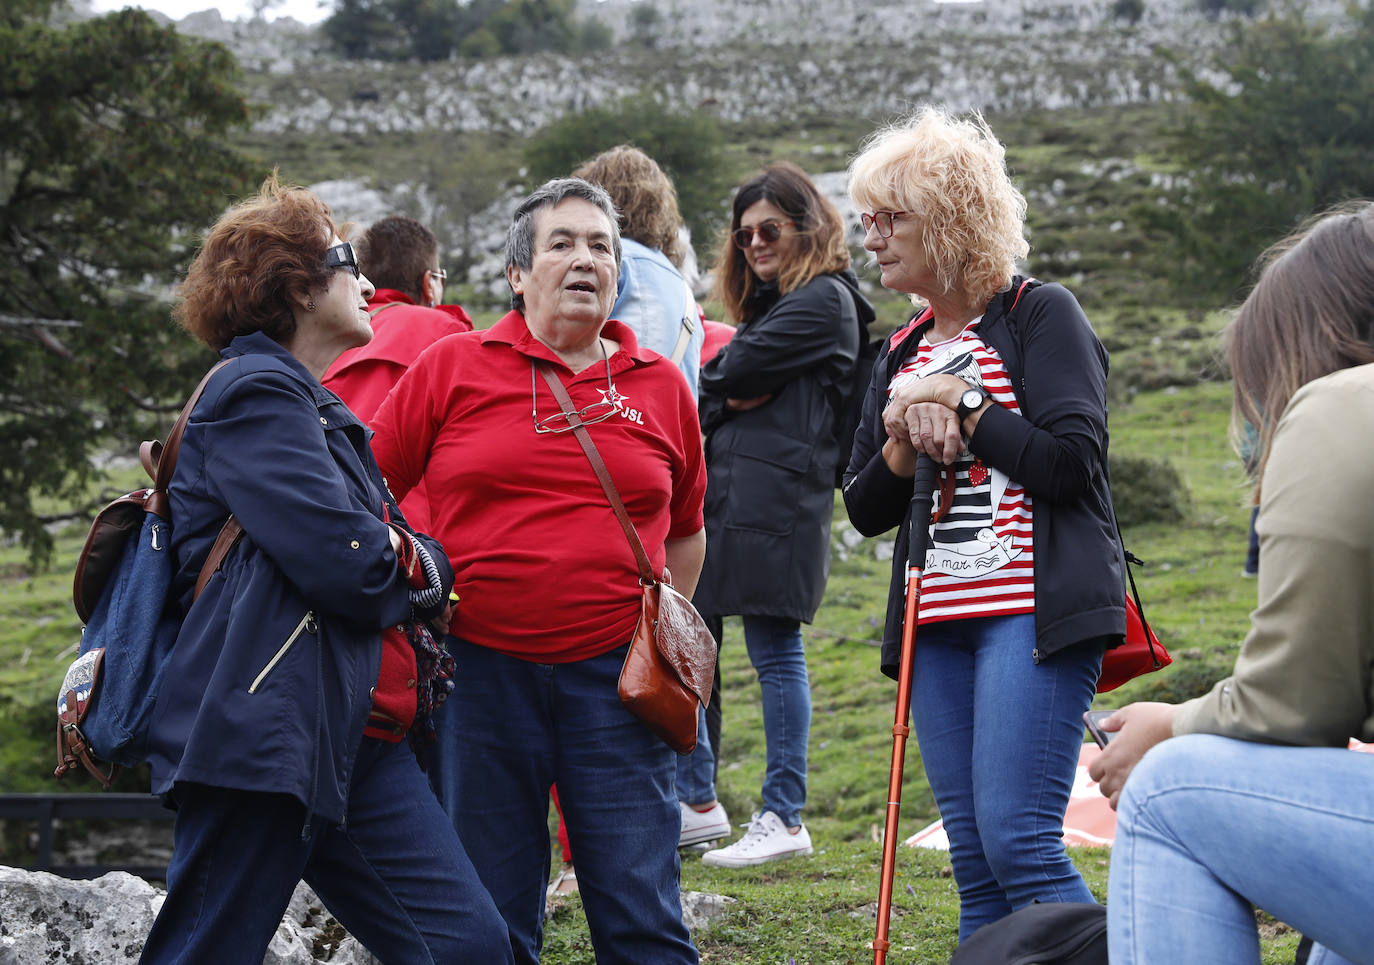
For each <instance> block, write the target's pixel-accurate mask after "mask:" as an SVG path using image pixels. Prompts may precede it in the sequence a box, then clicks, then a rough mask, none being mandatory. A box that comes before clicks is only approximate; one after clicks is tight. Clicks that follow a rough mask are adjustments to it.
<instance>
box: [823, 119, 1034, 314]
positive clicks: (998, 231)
mask: <svg viewBox="0 0 1374 965" xmlns="http://www.w3.org/2000/svg"><path fill="white" fill-rule="evenodd" d="M1006 156H1007V155H1006V150H1005V148H1003V146H1002V144H1001V143H1000V142H999V141H998V140H997V138H996V137H995V136H994V135H993V133H992V129H991V128H989V127H988V125H987V122H986V121H985V120H983V117H982V115H981V114H979V113H977V112H974V113H973V114H971V115H969V116H968V117H967V118H958V117H955V116H953V115H952V114H950V113H948V112H946V111H944V110H942V109H940V108H937V107H923V108H921V109H920V110H918V111H917V112H916V113H915V114H912V115H910V116H909V117H906V118H903V119H902V120H899V121H895V122H893V123H891V124H888V125H887V126H885V127H882V128H880V129H879V130H877V131H875V132H874V133H873V134H872V135H870V136H869V137H868V139H867V140H866V141H865V142H864V145H863V149H862V151H861V152H860V153H859V154H858V156H857V157H855V158H854V160H853V161H852V162H851V163H850V165H849V196H850V198H851V199H852V200H853V201H854V204H855V206H856V207H857V208H858V209H859V210H860V211H875V210H880V209H884V208H886V209H890V210H895V211H906V212H910V213H911V216H912V217H915V218H917V219H919V221H920V225H921V244H922V246H923V247H924V249H925V253H926V257H927V258H928V259H929V260H930V263H931V266H932V267H933V268H934V270H935V276H936V278H937V280H938V281H939V283H940V284H941V285H942V286H943V288H944V290H945V292H950V293H953V292H958V293H963V294H965V295H968V296H969V297H970V298H971V299H974V300H979V301H986V300H987V299H990V298H992V296H993V295H995V294H996V293H997V292H999V291H1005V290H1006V289H1007V287H1008V286H1009V285H1010V284H1011V277H1012V275H1014V274H1015V273H1016V262H1017V261H1018V260H1019V259H1021V258H1024V257H1025V256H1026V254H1027V253H1028V252H1029V251H1030V245H1028V244H1027V243H1026V239H1025V235H1024V230H1025V221H1026V199H1025V197H1023V196H1022V194H1021V192H1020V191H1018V190H1017V189H1016V186H1015V185H1014V184H1012V182H1011V177H1010V176H1009V175H1008V174H1007V164H1006Z"/></svg>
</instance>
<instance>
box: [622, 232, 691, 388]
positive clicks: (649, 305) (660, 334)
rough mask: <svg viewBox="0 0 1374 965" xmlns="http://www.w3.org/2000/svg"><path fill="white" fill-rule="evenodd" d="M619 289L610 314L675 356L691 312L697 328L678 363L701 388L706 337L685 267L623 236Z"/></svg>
mask: <svg viewBox="0 0 1374 965" xmlns="http://www.w3.org/2000/svg"><path fill="white" fill-rule="evenodd" d="M620 244H621V255H620V278H619V280H618V281H617V282H616V290H617V292H618V293H619V294H618V295H617V297H616V300H615V305H614V306H613V307H612V308H611V317H612V318H614V319H615V320H616V321H618V322H624V323H625V324H626V325H628V326H630V328H632V329H634V333H635V338H637V339H639V344H640V346H641V347H642V348H650V349H653V350H654V351H655V352H657V353H658V354H659V355H662V356H663V357H665V358H671V357H672V354H673V347H674V346H675V345H677V340H678V337H679V336H680V335H681V334H682V319H683V316H684V315H687V316H689V317H690V318H691V321H692V334H691V337H690V338H689V339H688V340H687V351H686V353H685V354H684V355H683V356H682V360H681V361H680V362H678V366H677V367H678V369H679V370H680V371H681V372H682V375H683V377H684V378H685V379H686V380H687V384H688V386H690V387H691V389H692V396H693V397H694V398H695V397H696V394H697V375H698V369H699V368H700V366H701V341H702V339H703V338H704V337H705V333H704V331H703V326H702V324H701V319H700V318H699V317H697V302H696V299H695V298H693V297H692V292H691V289H689V288H688V287H687V282H685V281H684V280H683V278H682V275H681V273H680V272H679V271H678V270H677V269H676V268H674V267H673V263H672V262H670V261H669V260H668V258H667V256H665V255H664V254H663V252H661V251H658V250H656V249H654V248H649V247H646V246H645V245H641V244H640V243H639V242H638V241H635V240H634V239H633V238H621V239H620Z"/></svg>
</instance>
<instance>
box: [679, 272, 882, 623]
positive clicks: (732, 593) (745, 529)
mask: <svg viewBox="0 0 1374 965" xmlns="http://www.w3.org/2000/svg"><path fill="white" fill-rule="evenodd" d="M755 299H756V300H755V302H754V304H753V305H752V306H751V308H753V310H754V316H753V320H752V321H749V322H745V323H743V324H742V325H740V326H739V328H738V329H737V330H736V332H735V334H734V336H733V337H732V338H731V339H730V341H728V342H726V343H725V345H724V347H722V348H721V350H720V353H719V354H717V355H716V357H715V358H713V359H712V360H711V361H710V362H709V363H708V364H707V365H706V367H705V368H704V369H703V370H702V373H701V395H700V400H699V409H700V414H701V427H702V430H703V431H705V432H706V434H707V435H706V504H705V516H706V563H705V566H704V567H703V569H702V572H701V579H700V581H698V583H697V591H696V596H694V597H693V599H692V602H693V603H695V604H696V606H697V609H699V610H700V611H701V612H702V613H704V614H707V615H712V616H725V615H729V614H749V615H753V616H773V617H782V618H787V619H793V620H804V621H806V622H808V623H809V622H810V621H811V619H812V618H813V617H814V616H815V615H816V608H817V607H819V606H820V603H821V596H822V595H823V594H824V592H825V581H826V577H827V576H828V575H829V573H830V520H831V517H832V515H833V514H834V511H835V466H836V465H837V464H838V463H839V461H840V458H841V456H840V448H839V442H838V440H837V438H836V423H837V415H838V410H839V402H840V398H841V395H842V393H843V390H844V389H845V388H846V387H848V386H850V385H852V384H853V380H854V365H855V359H856V358H857V357H858V352H859V344H860V340H861V339H862V340H863V341H867V339H868V323H869V322H871V321H872V320H873V308H872V306H870V305H869V303H868V300H867V299H866V298H864V296H863V295H861V294H860V293H859V288H858V281H857V280H856V279H855V277H854V273H853V272H851V271H848V270H845V271H843V272H836V273H834V274H826V275H818V276H816V277H815V278H813V279H811V281H809V282H807V283H806V284H805V285H802V286H801V287H800V288H798V289H796V290H794V291H791V292H788V293H787V294H786V295H783V296H781V297H780V296H779V295H778V289H777V286H776V285H773V284H769V285H764V286H762V287H761V288H760V289H759V290H758V291H757V292H756V294H755ZM761 395H771V396H772V398H771V399H769V401H767V402H765V403H764V404H763V405H760V406H758V407H756V408H753V409H750V410H748V411H746V412H736V411H734V410H731V409H728V408H726V406H725V400H726V399H728V398H736V399H752V398H757V397H758V396H761Z"/></svg>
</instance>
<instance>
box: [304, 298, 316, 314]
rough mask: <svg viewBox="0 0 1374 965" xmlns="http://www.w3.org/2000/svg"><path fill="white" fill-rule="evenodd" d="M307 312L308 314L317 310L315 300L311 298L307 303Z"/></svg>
mask: <svg viewBox="0 0 1374 965" xmlns="http://www.w3.org/2000/svg"><path fill="white" fill-rule="evenodd" d="M305 310H306V311H307V312H313V311H314V310H315V299H313V298H311V299H309V300H307V301H306V303H305Z"/></svg>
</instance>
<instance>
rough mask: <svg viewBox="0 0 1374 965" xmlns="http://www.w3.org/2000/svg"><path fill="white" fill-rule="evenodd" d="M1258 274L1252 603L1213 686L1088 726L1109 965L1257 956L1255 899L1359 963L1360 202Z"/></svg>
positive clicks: (1363, 758)
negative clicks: (1100, 801) (1100, 742)
mask: <svg viewBox="0 0 1374 965" xmlns="http://www.w3.org/2000/svg"><path fill="white" fill-rule="evenodd" d="M1261 263H1262V264H1263V265H1264V266H1265V267H1264V269H1263V272H1262V273H1261V275H1260V279H1259V282H1258V284H1256V286H1255V288H1254V290H1253V291H1252V292H1251V293H1250V296H1249V297H1248V298H1246V300H1245V303H1244V304H1243V305H1242V306H1241V308H1240V311H1239V312H1238V313H1237V315H1236V317H1235V320H1234V321H1233V322H1232V323H1231V326H1230V328H1229V330H1228V332H1227V340H1226V355H1227V359H1228V361H1229V362H1230V364H1231V372H1232V375H1233V376H1234V378H1235V404H1234V410H1233V416H1232V425H1233V429H1234V435H1235V436H1237V437H1240V436H1241V435H1242V434H1243V431H1244V428H1245V426H1247V425H1250V426H1254V427H1257V429H1258V440H1259V441H1258V443H1257V445H1256V462H1257V464H1258V466H1259V467H1260V477H1259V478H1260V480H1261V486H1260V487H1257V496H1258V497H1259V501H1260V502H1259V520H1258V523H1257V529H1258V532H1259V538H1260V544H1261V553H1260V555H1261V557H1262V558H1263V559H1264V566H1263V567H1262V568H1261V570H1260V573H1259V587H1258V589H1259V603H1258V605H1257V606H1256V608H1255V611H1254V613H1253V614H1252V615H1251V627H1250V632H1249V634H1248V635H1247V636H1246V638H1245V642H1244V643H1243V644H1242V645H1241V650H1240V655H1239V656H1238V657H1237V658H1236V666H1235V670H1234V671H1233V673H1232V674H1231V676H1230V677H1228V678H1226V679H1225V680H1223V681H1221V682H1219V683H1218V684H1217V685H1216V686H1215V687H1213V688H1212V690H1211V691H1210V692H1209V693H1207V694H1204V695H1203V696H1201V697H1196V698H1194V699H1193V700H1189V701H1186V702H1184V703H1182V704H1177V705H1175V704H1164V703H1135V704H1129V705H1127V706H1126V707H1123V708H1121V709H1120V710H1118V711H1117V712H1116V713H1115V714H1113V715H1112V716H1111V717H1108V718H1107V719H1106V720H1104V721H1103V722H1102V729H1103V730H1104V731H1107V732H1109V733H1112V734H1114V736H1113V738H1112V740H1111V742H1110V743H1109V744H1108V745H1107V747H1106V749H1105V750H1104V751H1103V752H1102V755H1101V756H1100V757H1099V758H1098V759H1097V760H1096V761H1094V762H1093V764H1092V766H1091V768H1090V769H1089V773H1090V774H1091V776H1093V777H1094V778H1095V779H1097V780H1098V781H1100V782H1101V788H1102V793H1103V794H1105V795H1107V796H1108V797H1109V798H1110V799H1111V802H1112V805H1113V806H1114V807H1116V808H1117V826H1116V843H1115V845H1114V847H1113V848H1112V868H1111V876H1110V880H1109V883H1108V886H1107V899H1108V900H1107V925H1108V927H1107V940H1108V945H1109V946H1110V949H1109V950H1110V952H1111V959H1112V962H1113V963H1114V965H1116V963H1121V965H1135V963H1137V962H1149V963H1154V962H1170V961H1173V962H1234V963H1237V965H1240V963H1245V962H1255V963H1258V962H1259V960H1260V949H1259V939H1258V936H1257V934H1256V930H1255V908H1256V907H1258V908H1262V909H1263V910H1264V911H1266V912H1268V913H1269V914H1271V915H1275V916H1277V917H1279V918H1281V919H1282V920H1283V921H1285V922H1287V923H1288V924H1289V925H1291V926H1293V927H1294V928H1296V929H1299V930H1301V931H1302V932H1303V933H1304V934H1306V935H1308V936H1309V937H1310V938H1312V939H1313V940H1314V941H1315V942H1317V943H1318V944H1316V945H1315V946H1314V947H1313V949H1312V953H1311V955H1310V957H1309V958H1308V959H1307V960H1308V961H1309V962H1310V963H1312V965H1317V963H1318V962H1321V963H1322V965H1348V963H1350V962H1364V963H1369V962H1374V952H1371V949H1374V918H1371V917H1370V916H1369V915H1368V914H1365V913H1364V911H1363V906H1364V903H1365V902H1366V901H1367V899H1368V896H1369V895H1370V893H1371V892H1374V864H1372V863H1371V862H1370V860H1369V857H1370V855H1371V854H1374V755H1370V754H1359V753H1352V752H1351V751H1349V750H1347V749H1346V745H1347V743H1348V742H1349V739H1350V738H1352V737H1356V738H1359V739H1360V740H1362V741H1365V742H1374V511H1371V508H1370V507H1371V505H1374V503H1371V500H1370V494H1371V493H1372V492H1374V450H1372V449H1371V448H1370V447H1369V445H1368V443H1367V442H1365V443H1360V442H1359V441H1358V440H1360V439H1364V440H1368V439H1369V438H1371V437H1372V436H1374V307H1371V306H1374V203H1371V202H1369V201H1360V202H1357V203H1352V204H1347V205H1342V206H1341V207H1338V208H1336V209H1334V210H1333V211H1331V212H1329V213H1327V214H1326V215H1323V216H1321V217H1320V218H1318V219H1315V220H1314V221H1313V222H1310V223H1309V224H1308V225H1307V226H1306V227H1304V228H1303V229H1301V230H1299V231H1298V232H1297V233H1296V234H1295V235H1293V236H1292V237H1291V238H1288V239H1286V240H1285V241H1283V242H1281V243H1280V244H1278V245H1276V246H1275V247H1274V248H1273V249H1271V250H1270V251H1269V252H1268V253H1267V254H1266V256H1265V257H1264V259H1263V260H1262V262H1261ZM1265 413H1279V415H1278V417H1277V418H1267V417H1266V416H1265ZM1147 752H1148V753H1147ZM1142 758H1143V759H1142Z"/></svg>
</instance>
